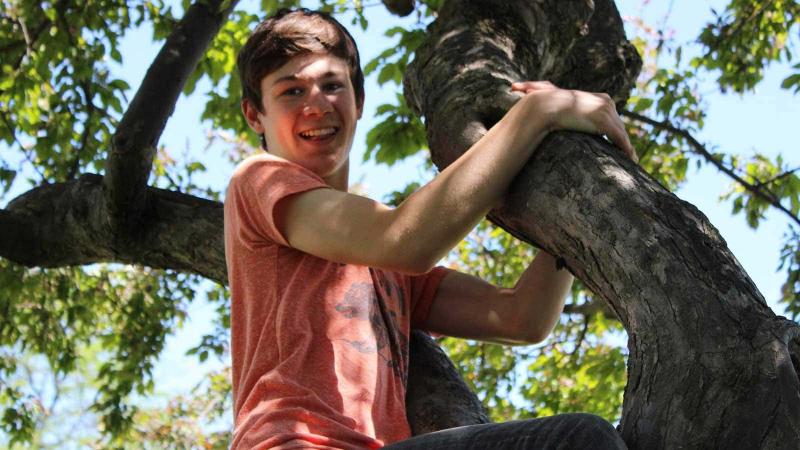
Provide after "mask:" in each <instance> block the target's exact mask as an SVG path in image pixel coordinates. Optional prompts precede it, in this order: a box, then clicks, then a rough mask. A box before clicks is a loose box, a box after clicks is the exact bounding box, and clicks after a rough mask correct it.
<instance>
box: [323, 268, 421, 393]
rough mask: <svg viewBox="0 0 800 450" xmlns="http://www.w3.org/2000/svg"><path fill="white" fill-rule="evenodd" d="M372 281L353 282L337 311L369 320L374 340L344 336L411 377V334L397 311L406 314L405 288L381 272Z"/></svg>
mask: <svg viewBox="0 0 800 450" xmlns="http://www.w3.org/2000/svg"><path fill="white" fill-rule="evenodd" d="M370 272H372V275H373V279H374V280H375V281H376V283H375V285H374V284H373V283H366V282H363V283H353V284H352V285H351V286H350V288H349V289H348V290H347V293H346V294H345V296H344V299H342V301H341V302H340V303H338V304H336V311H338V312H339V313H341V314H342V315H343V316H345V317H346V318H348V319H356V320H368V321H369V323H370V326H371V328H372V335H373V336H372V337H373V339H372V340H345V341H346V342H347V343H348V344H350V345H351V346H352V347H353V348H355V349H356V350H358V351H359V352H361V353H377V354H378V355H379V356H380V358H381V359H382V360H383V361H384V362H385V363H386V365H387V366H389V367H390V368H391V369H392V372H393V373H394V374H395V376H397V377H398V378H400V379H401V380H402V382H403V384H405V383H406V381H407V377H408V370H407V368H408V336H406V335H405V334H404V333H403V332H402V330H400V327H399V326H398V324H397V315H398V314H400V315H404V314H405V298H404V296H403V291H402V290H401V289H400V287H399V286H397V284H395V283H394V282H393V281H392V280H389V279H388V278H387V277H386V276H384V275H383V274H381V273H380V272H373V271H372V269H371V270H370Z"/></svg>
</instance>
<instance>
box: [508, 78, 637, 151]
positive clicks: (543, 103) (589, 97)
mask: <svg viewBox="0 0 800 450" xmlns="http://www.w3.org/2000/svg"><path fill="white" fill-rule="evenodd" d="M511 90H512V91H515V92H522V93H524V94H525V95H526V97H529V99H528V100H529V101H533V102H535V104H536V105H535V107H534V108H535V109H537V110H538V111H539V112H540V113H542V115H541V116H542V117H544V118H545V120H546V123H547V127H548V129H550V130H573V131H581V132H584V133H591V134H600V135H606V136H608V138H609V139H610V140H611V142H613V143H614V144H616V146H617V147H619V148H620V149H622V151H624V152H625V153H626V154H627V155H628V156H629V157H630V158H631V159H633V160H634V161H637V162H638V160H639V158H638V156H637V155H636V150H634V148H633V146H632V145H631V141H630V139H629V138H628V133H627V132H626V131H625V126H624V125H623V123H622V120H621V119H620V117H619V114H618V113H617V108H616V105H615V104H614V100H613V99H612V98H611V97H610V96H609V95H608V94H605V93H599V94H598V93H591V92H584V91H577V90H569V89H560V88H558V87H556V86H555V85H554V84H552V83H550V82H549V81H525V82H521V83H512V84H511Z"/></svg>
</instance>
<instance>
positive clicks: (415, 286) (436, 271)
mask: <svg viewBox="0 0 800 450" xmlns="http://www.w3.org/2000/svg"><path fill="white" fill-rule="evenodd" d="M450 272H451V270H450V269H448V268H446V267H442V266H436V267H434V268H433V269H432V270H431V271H429V272H427V273H424V274H422V275H416V276H412V277H411V298H412V303H411V327H412V328H418V327H419V326H420V325H421V324H423V323H425V321H426V320H427V319H428V314H429V313H430V311H431V305H432V304H433V299H434V298H436V290H437V289H438V288H439V283H441V282H442V280H443V279H444V277H445V276H447V274H448V273H450Z"/></svg>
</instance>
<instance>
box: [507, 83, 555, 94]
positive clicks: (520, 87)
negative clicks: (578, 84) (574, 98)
mask: <svg viewBox="0 0 800 450" xmlns="http://www.w3.org/2000/svg"><path fill="white" fill-rule="evenodd" d="M554 87H555V86H554V85H553V83H551V82H549V81H517V82H514V83H511V90H512V91H520V92H525V93H528V92H530V91H534V90H537V89H552V88H554Z"/></svg>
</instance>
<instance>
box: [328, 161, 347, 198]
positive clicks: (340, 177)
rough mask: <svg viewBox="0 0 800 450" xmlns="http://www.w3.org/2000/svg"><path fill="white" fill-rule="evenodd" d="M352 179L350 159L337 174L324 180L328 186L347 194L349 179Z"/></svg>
mask: <svg viewBox="0 0 800 450" xmlns="http://www.w3.org/2000/svg"><path fill="white" fill-rule="evenodd" d="M349 177H350V158H348V159H347V161H345V162H344V164H342V167H340V168H339V170H337V171H336V172H334V173H332V174H330V175H329V176H327V177H325V178H323V180H325V183H327V185H328V186H330V187H332V188H334V189H336V190H337V191H342V192H347V188H348V187H349V186H348V184H347V183H348V179H349Z"/></svg>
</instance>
